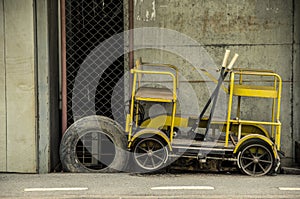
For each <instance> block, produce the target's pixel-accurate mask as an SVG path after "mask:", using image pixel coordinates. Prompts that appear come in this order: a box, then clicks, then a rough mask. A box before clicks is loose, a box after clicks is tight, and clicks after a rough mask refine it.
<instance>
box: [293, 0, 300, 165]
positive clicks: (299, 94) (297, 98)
mask: <svg viewBox="0 0 300 199" xmlns="http://www.w3.org/2000/svg"><path fill="white" fill-rule="evenodd" d="M293 27H294V42H293V49H294V52H293V127H294V128H293V134H294V142H296V141H297V142H298V143H300V122H299V121H300V111H299V110H300V80H299V78H300V1H297V0H294V26H293ZM295 147H297V145H295ZM298 147H299V145H298ZM295 150H297V151H298V153H296V154H295V156H296V157H295V158H296V161H297V162H298V163H300V152H299V151H300V149H299V148H298V149H297V148H296V149H295Z"/></svg>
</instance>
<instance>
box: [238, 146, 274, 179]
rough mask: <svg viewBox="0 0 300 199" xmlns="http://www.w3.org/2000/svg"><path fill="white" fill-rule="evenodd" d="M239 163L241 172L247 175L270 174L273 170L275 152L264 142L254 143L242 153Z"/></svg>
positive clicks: (244, 148)
mask: <svg viewBox="0 0 300 199" xmlns="http://www.w3.org/2000/svg"><path fill="white" fill-rule="evenodd" d="M245 144H246V143H245ZM238 161H239V165H240V168H241V170H242V171H243V172H244V173H245V174H247V175H251V176H262V175H265V174H268V173H269V172H270V171H271V169H272V168H273V165H274V157H273V151H272V150H271V149H270V147H269V146H268V145H267V144H266V143H264V142H259V143H253V142H252V143H250V144H248V145H246V146H245V147H243V149H242V150H241V151H240V153H239V156H238Z"/></svg>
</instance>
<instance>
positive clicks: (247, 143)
mask: <svg viewBox="0 0 300 199" xmlns="http://www.w3.org/2000/svg"><path fill="white" fill-rule="evenodd" d="M252 144H260V145H262V146H264V147H265V148H267V149H268V150H269V151H270V153H271V155H272V160H273V164H272V166H271V169H270V170H269V171H268V172H267V173H266V174H263V175H268V174H270V173H271V172H273V169H274V164H275V162H276V161H275V157H274V154H273V150H272V148H271V146H270V145H269V144H268V143H267V142H265V141H263V140H261V139H256V138H254V139H250V140H247V141H245V142H244V143H243V144H242V145H241V146H240V148H239V150H238V153H237V154H238V156H237V159H238V164H239V165H241V163H240V154H241V152H242V151H243V150H244V149H245V148H246V147H248V146H250V145H252ZM240 171H241V172H242V173H243V174H246V175H249V174H247V173H246V172H245V171H243V169H242V168H240ZM256 176H262V175H256Z"/></svg>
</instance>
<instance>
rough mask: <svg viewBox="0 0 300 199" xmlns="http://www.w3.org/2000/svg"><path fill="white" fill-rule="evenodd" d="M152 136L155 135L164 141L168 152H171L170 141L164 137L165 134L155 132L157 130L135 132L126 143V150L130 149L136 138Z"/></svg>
mask: <svg viewBox="0 0 300 199" xmlns="http://www.w3.org/2000/svg"><path fill="white" fill-rule="evenodd" d="M153 135H157V136H159V137H161V138H162V139H163V140H165V142H166V143H167V145H168V147H169V150H170V151H172V146H171V141H170V139H169V138H168V137H167V136H166V134H165V133H163V132H161V131H159V130H157V129H148V128H147V129H143V130H140V131H139V132H137V133H136V134H134V135H133V136H132V137H131V138H130V141H129V143H128V148H130V147H131V146H132V143H134V141H135V140H136V139H137V138H140V137H142V136H153Z"/></svg>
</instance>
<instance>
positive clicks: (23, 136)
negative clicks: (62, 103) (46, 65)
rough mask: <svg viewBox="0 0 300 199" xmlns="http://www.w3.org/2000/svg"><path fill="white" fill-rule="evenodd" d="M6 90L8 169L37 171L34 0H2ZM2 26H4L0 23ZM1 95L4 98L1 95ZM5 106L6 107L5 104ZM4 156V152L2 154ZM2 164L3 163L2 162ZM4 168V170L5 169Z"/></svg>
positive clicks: (3, 91) (26, 171) (3, 130)
mask: <svg viewBox="0 0 300 199" xmlns="http://www.w3.org/2000/svg"><path fill="white" fill-rule="evenodd" d="M1 4H2V6H3V8H4V9H3V11H4V12H1V14H2V13H3V17H4V19H3V21H4V23H3V24H4V37H1V39H2V38H4V40H5V42H4V66H3V64H2V65H1V71H2V69H3V68H5V90H3V86H2V87H1V91H0V92H1V93H5V91H6V101H5V106H6V129H3V128H2V127H1V132H0V133H1V136H0V137H2V136H3V135H5V134H6V154H7V155H6V169H5V170H4V171H8V172H24V173H29V172H30V173H35V172H36V171H37V151H36V149H37V141H36V140H37V136H36V135H37V133H36V103H37V101H36V86H35V85H36V84H35V83H36V68H35V30H34V12H35V11H34V2H33V0H22V1H19V0H2V1H1ZM0 24H1V23H0ZM1 96H2V95H1ZM2 106H3V105H2ZM1 145H2V143H1ZM1 153H2V152H1ZM1 162H2V160H1ZM2 168H5V167H2Z"/></svg>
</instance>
